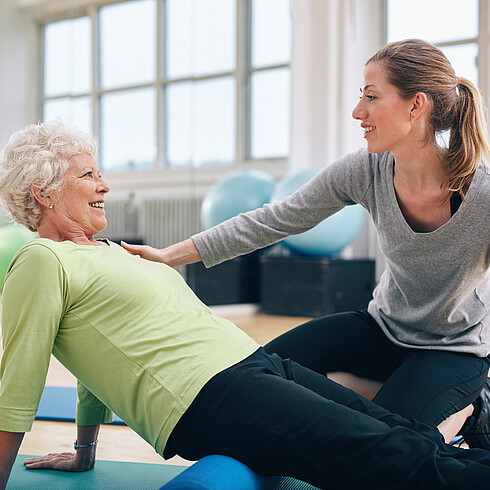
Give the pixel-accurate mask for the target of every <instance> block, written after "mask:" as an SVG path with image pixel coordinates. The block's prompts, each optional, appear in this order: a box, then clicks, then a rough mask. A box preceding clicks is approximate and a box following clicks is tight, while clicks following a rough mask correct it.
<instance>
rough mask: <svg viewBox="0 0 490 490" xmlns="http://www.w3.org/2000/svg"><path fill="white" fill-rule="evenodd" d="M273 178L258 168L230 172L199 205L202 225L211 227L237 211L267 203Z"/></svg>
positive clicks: (238, 212)
mask: <svg viewBox="0 0 490 490" xmlns="http://www.w3.org/2000/svg"><path fill="white" fill-rule="evenodd" d="M274 186H275V181H274V178H273V177H272V176H271V175H269V174H267V173H265V172H261V171H260V170H244V171H237V172H230V173H229V174H226V175H225V176H223V177H222V178H221V179H219V180H218V181H217V182H216V184H214V185H213V186H212V187H211V189H209V191H208V192H207V194H206V196H205V198H204V201H203V203H202V206H201V224H202V226H203V227H204V229H208V228H211V227H213V226H215V225H217V224H218V223H222V222H223V221H226V220H227V219H229V218H233V216H236V215H237V214H240V213H246V212H247V211H252V210H253V209H257V208H260V207H261V206H263V205H264V204H265V203H266V202H270V198H271V195H272V191H273V189H274Z"/></svg>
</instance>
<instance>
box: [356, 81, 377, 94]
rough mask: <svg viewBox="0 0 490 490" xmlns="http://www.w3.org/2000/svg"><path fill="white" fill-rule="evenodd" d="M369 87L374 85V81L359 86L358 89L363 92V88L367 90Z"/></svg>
mask: <svg viewBox="0 0 490 490" xmlns="http://www.w3.org/2000/svg"><path fill="white" fill-rule="evenodd" d="M369 87H375V85H374V83H368V84H367V85H365V86H364V88H360V89H359V90H360V91H361V92H363V91H364V90H367V89H368V88H369Z"/></svg>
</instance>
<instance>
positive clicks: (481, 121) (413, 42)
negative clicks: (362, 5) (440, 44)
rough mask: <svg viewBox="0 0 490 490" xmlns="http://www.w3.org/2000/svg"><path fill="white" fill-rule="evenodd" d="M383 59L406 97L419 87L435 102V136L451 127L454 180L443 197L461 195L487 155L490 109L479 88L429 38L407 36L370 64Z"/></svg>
mask: <svg viewBox="0 0 490 490" xmlns="http://www.w3.org/2000/svg"><path fill="white" fill-rule="evenodd" d="M372 62H378V63H381V64H382V65H383V66H384V67H385V68H386V70H387V72H388V80H389V82H390V83H391V84H392V85H393V86H394V87H396V88H397V89H398V91H399V93H400V95H401V97H403V98H406V99H410V98H411V97H413V96H414V95H415V94H416V93H418V92H423V93H425V94H426V95H427V96H428V98H429V99H430V101H431V104H432V113H431V126H432V130H433V133H432V134H431V135H430V137H432V138H433V140H434V141H436V134H437V133H442V132H444V131H449V145H448V148H447V150H446V151H445V158H446V161H447V165H448V172H449V179H448V185H447V189H446V192H445V194H444V200H445V201H447V200H449V199H450V197H451V195H452V194H453V193H454V192H459V193H460V194H461V197H462V199H464V197H465V192H466V190H467V188H468V186H469V183H470V182H471V177H472V176H473V174H474V173H475V171H476V169H477V168H478V166H479V165H480V163H481V162H482V161H483V159H484V158H485V157H486V156H487V155H488V152H489V146H488V141H487V121H486V113H485V109H484V106H483V103H482V100H481V96H480V93H479V92H478V89H477V88H476V87H475V86H474V85H473V84H472V83H471V82H470V81H469V80H467V79H466V78H462V77H457V76H456V74H455V73H454V69H453V67H452V66H451V63H449V61H448V59H447V58H446V56H444V53H443V52H442V51H441V50H440V49H439V48H436V47H435V46H433V45H432V44H429V43H427V42H425V41H421V40H419V39H407V40H404V41H397V42H393V43H390V44H387V45H386V46H385V47H384V48H381V49H380V50H379V51H378V52H377V53H376V54H375V55H374V56H372V57H371V58H370V59H369V60H368V61H367V63H366V65H367V64H369V63H372Z"/></svg>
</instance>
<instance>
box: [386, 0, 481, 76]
mask: <svg viewBox="0 0 490 490" xmlns="http://www.w3.org/2000/svg"><path fill="white" fill-rule="evenodd" d="M481 3H486V0H483V1H482V2H481ZM414 13H417V14H414ZM479 18H480V2H479V1H478V0H465V1H464V2H463V1H461V0H430V1H427V0H411V1H410V2H406V1H403V0H388V2H387V37H388V42H391V41H395V40H399V39H406V38H420V39H424V40H426V41H428V42H430V43H432V44H435V45H437V46H439V47H440V48H441V50H442V51H443V52H444V54H445V55H446V56H447V58H448V59H449V61H450V62H451V64H452V65H453V68H454V70H455V72H456V75H458V76H463V77H466V78H468V79H469V80H470V81H472V82H473V83H474V84H476V85H479V82H480V78H479V75H480V73H479V66H478V61H479V60H478V53H479V42H478V41H479ZM407 19H410V21H407ZM485 35H486V33H485ZM487 42H488V41H487ZM482 61H483V60H482ZM485 66H486V65H485Z"/></svg>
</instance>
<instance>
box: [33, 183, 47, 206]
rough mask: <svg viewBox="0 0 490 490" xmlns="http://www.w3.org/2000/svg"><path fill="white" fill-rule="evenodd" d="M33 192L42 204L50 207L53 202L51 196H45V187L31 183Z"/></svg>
mask: <svg viewBox="0 0 490 490" xmlns="http://www.w3.org/2000/svg"><path fill="white" fill-rule="evenodd" d="M31 192H32V195H33V196H34V198H35V199H36V201H37V202H38V203H39V204H40V205H41V206H44V207H46V208H49V207H50V204H51V197H50V196H45V195H44V192H43V189H41V188H40V187H38V186H37V185H36V184H31Z"/></svg>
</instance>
